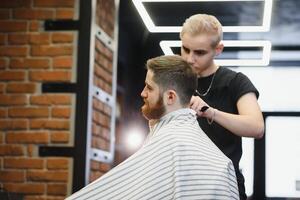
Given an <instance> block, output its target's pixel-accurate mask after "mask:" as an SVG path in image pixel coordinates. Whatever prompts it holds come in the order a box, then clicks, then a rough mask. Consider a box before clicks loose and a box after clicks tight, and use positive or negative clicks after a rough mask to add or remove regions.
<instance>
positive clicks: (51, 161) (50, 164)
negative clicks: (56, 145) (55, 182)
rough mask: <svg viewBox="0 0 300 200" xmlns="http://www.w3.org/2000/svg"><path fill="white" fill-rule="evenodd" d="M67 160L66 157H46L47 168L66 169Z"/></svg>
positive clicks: (67, 165)
mask: <svg viewBox="0 0 300 200" xmlns="http://www.w3.org/2000/svg"><path fill="white" fill-rule="evenodd" d="M68 167H69V160H68V159H66V158H48V160H47V168H48V169H68Z"/></svg>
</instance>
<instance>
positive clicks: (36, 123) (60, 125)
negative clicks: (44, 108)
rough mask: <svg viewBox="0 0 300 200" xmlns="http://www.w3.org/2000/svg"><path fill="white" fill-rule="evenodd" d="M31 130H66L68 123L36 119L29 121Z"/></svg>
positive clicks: (65, 121)
mask: <svg viewBox="0 0 300 200" xmlns="http://www.w3.org/2000/svg"><path fill="white" fill-rule="evenodd" d="M30 128H31V129H50V130H68V129H69V128H70V122H69V121H67V120H44V119H36V120H31V121H30Z"/></svg>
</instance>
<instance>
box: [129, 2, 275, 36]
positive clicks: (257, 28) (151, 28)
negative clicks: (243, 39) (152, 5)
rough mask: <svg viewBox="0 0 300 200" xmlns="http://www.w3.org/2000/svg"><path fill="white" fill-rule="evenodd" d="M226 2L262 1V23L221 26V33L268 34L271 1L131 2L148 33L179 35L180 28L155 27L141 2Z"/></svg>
mask: <svg viewBox="0 0 300 200" xmlns="http://www.w3.org/2000/svg"><path fill="white" fill-rule="evenodd" d="M226 1H231V2H232V1H241V2H242V1H248V2H249V1H253V2H255V1H263V2H264V12H263V23H262V25H261V26H223V32H268V31H269V30H270V24H271V13H272V5H273V0H132V2H133V4H134V5H135V7H136V9H137V11H138V13H139V14H140V16H141V18H142V20H143V22H144V24H145V26H146V27H147V29H148V31H149V32H154V33H179V32H180V31H181V26H156V25H155V24H154V23H153V21H152V19H151V17H150V15H149V14H148V12H147V10H146V8H145V7H144V5H143V2H226Z"/></svg>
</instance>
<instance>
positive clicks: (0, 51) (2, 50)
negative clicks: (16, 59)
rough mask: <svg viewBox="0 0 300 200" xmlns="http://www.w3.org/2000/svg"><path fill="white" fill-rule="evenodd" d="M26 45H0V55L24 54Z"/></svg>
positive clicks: (25, 53) (26, 50)
mask: <svg viewBox="0 0 300 200" xmlns="http://www.w3.org/2000/svg"><path fill="white" fill-rule="evenodd" d="M27 53H28V47H23V46H0V56H26V55H27Z"/></svg>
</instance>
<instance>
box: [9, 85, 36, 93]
mask: <svg viewBox="0 0 300 200" xmlns="http://www.w3.org/2000/svg"><path fill="white" fill-rule="evenodd" d="M35 90H36V84H34V83H8V84H7V86H6V92H7V93H34V92H35Z"/></svg>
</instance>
